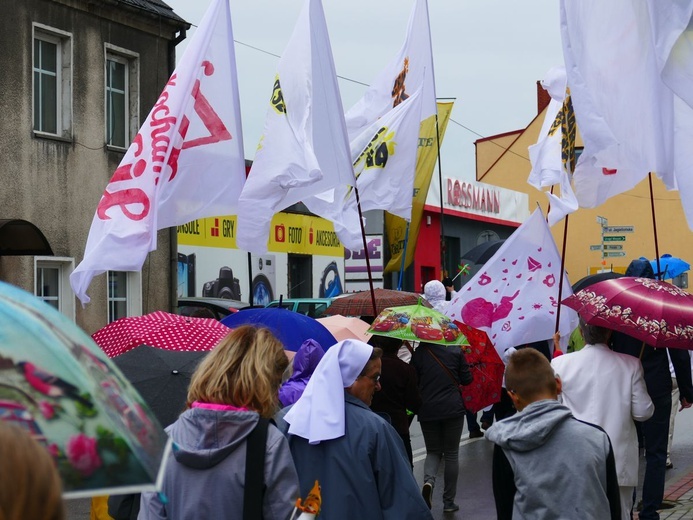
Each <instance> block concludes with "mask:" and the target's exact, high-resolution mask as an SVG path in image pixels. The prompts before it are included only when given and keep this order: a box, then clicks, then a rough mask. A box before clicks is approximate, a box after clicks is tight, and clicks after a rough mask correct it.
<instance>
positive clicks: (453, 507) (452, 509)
mask: <svg viewBox="0 0 693 520" xmlns="http://www.w3.org/2000/svg"><path fill="white" fill-rule="evenodd" d="M459 510H460V506H458V505H457V504H455V503H454V502H453V503H451V504H446V505H445V506H444V507H443V513H454V512H455V511H459Z"/></svg>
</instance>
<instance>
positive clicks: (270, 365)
mask: <svg viewBox="0 0 693 520" xmlns="http://www.w3.org/2000/svg"><path fill="white" fill-rule="evenodd" d="M640 268H642V266H640V265H636V264H632V265H631V267H630V268H629V269H632V271H631V272H637V273H638V275H639V276H647V275H648V273H647V272H641V271H637V269H640ZM443 282H447V283H441V282H439V281H432V282H428V283H427V284H426V285H425V287H424V295H425V297H426V298H427V299H428V300H429V301H430V303H431V304H432V306H433V307H434V308H440V309H443V308H444V306H445V305H446V301H447V300H449V297H450V294H451V290H450V288H451V286H452V282H451V281H450V280H449V279H448V280H443ZM446 285H447V287H446ZM446 296H447V298H446ZM573 336H575V337H579V341H577V342H576V343H575V344H574V345H573V346H572V347H571V349H570V352H569V353H567V354H565V355H561V356H556V357H552V355H551V349H550V344H549V343H548V342H537V343H533V344H529V345H518V346H517V347H514V348H510V349H508V350H507V351H506V352H505V359H504V361H505V363H506V370H505V377H504V383H503V384H504V391H503V392H502V398H501V401H499V402H498V403H496V404H494V405H493V406H492V407H490V408H489V409H487V410H486V411H485V412H484V413H483V414H482V417H481V425H479V424H478V423H477V417H476V414H470V413H469V412H468V411H467V410H466V409H465V406H464V400H463V398H462V394H461V391H460V387H463V386H465V385H468V384H470V383H471V382H472V375H471V372H470V367H469V366H468V364H467V361H466V358H465V354H464V352H463V350H462V349H460V348H459V347H450V346H444V345H438V344H432V343H426V342H421V343H419V344H418V346H416V348H415V349H413V348H412V347H411V346H410V345H407V344H403V342H402V341H401V340H399V339H393V338H389V337H384V336H377V335H375V336H372V337H371V338H370V340H369V341H368V343H366V342H363V341H359V340H355V339H347V340H343V341H340V342H338V343H337V344H335V345H332V346H329V348H328V349H323V348H322V346H321V345H320V344H318V343H317V342H316V341H314V340H312V339H309V340H307V341H306V342H305V343H304V344H303V345H302V346H301V347H300V349H299V350H298V352H297V353H296V354H295V356H294V357H293V360H292V362H291V363H290V362H289V359H288V358H287V356H286V353H285V351H284V348H283V345H282V344H281V342H280V341H279V340H278V339H277V338H276V337H275V336H274V334H273V333H272V332H270V331H269V330H268V329H265V328H262V327H255V326H242V327H239V328H236V329H234V330H233V331H232V332H231V333H230V334H229V335H228V336H226V338H225V339H224V340H222V342H221V343H220V344H219V345H218V346H217V347H215V348H214V349H213V350H212V351H211V352H210V353H209V354H208V355H207V356H206V357H205V358H204V359H203V361H202V362H201V364H200V365H199V367H198V368H197V370H196V371H195V373H194V375H193V377H192V379H191V383H190V386H189V390H188V397H187V402H186V403H185V410H184V411H183V412H182V413H181V415H180V416H179V418H178V419H177V420H176V421H175V422H174V423H173V424H171V425H169V426H168V427H167V428H166V431H167V432H168V434H169V436H170V437H171V439H172V441H173V449H172V450H171V452H170V454H169V455H168V461H167V464H166V466H165V471H164V477H163V484H162V487H161V490H160V491H159V492H145V493H143V494H142V495H141V497H140V496H138V495H137V496H133V495H130V496H129V497H128V500H124V498H125V497H123V496H112V497H111V499H110V500H109V514H110V515H111V516H112V517H113V518H115V519H120V518H140V519H144V520H150V519H165V518H168V519H171V518H173V519H182V518H220V517H221V516H220V515H223V517H225V518H239V519H240V518H243V519H260V518H265V519H290V518H295V517H296V513H297V509H296V506H297V504H300V502H298V503H297V499H299V498H300V497H306V496H309V495H311V496H313V497H314V498H315V497H316V496H317V497H318V499H317V503H318V504H319V508H320V514H319V518H326V519H328V520H329V519H340V518H344V519H347V518H348V519H351V518H369V519H370V518H373V519H412V520H413V519H426V518H432V514H431V508H432V501H433V496H434V494H433V490H434V488H435V486H436V485H437V480H438V477H439V470H440V469H441V466H442V487H443V489H442V500H443V504H442V508H443V511H444V512H445V513H452V512H455V511H458V510H459V509H460V506H459V504H458V502H457V497H456V493H457V487H458V486H457V480H458V475H459V467H460V464H459V460H458V458H459V447H460V439H461V436H462V432H463V429H464V419H465V417H467V418H468V429H469V432H470V437H471V438H474V437H477V436H478V437H483V436H485V437H486V438H487V440H489V441H490V442H492V443H493V444H494V445H495V448H494V453H493V462H492V473H493V481H492V489H493V495H494V498H495V504H496V514H497V517H498V519H499V520H506V519H507V520H510V519H513V518H542V519H553V518H555V519H586V518H594V519H602V518H603V519H607V518H610V519H613V520H620V519H630V518H632V514H633V511H634V509H635V506H636V496H635V490H636V487H637V484H638V464H639V450H640V449H644V450H645V454H646V455H645V461H646V470H645V479H644V482H643V487H642V497H640V502H641V505H640V507H639V511H640V512H639V515H640V516H639V518H640V519H642V520H651V519H658V518H659V515H658V513H657V509H659V507H660V506H661V502H662V497H663V491H664V480H665V471H666V468H667V467H670V466H671V464H672V462H671V459H670V450H671V446H670V440H671V435H670V425H671V428H673V424H672V423H673V420H672V417H674V416H675V411H676V410H677V409H678V407H679V406H680V409H681V410H682V409H684V408H688V407H690V406H691V403H693V384H692V382H691V364H690V357H689V353H688V351H686V350H670V351H669V352H668V355H667V350H666V349H654V348H652V347H649V346H647V345H644V344H643V343H642V342H641V341H637V342H636V341H635V340H633V338H630V337H628V336H625V335H623V334H619V333H617V332H613V331H612V330H610V329H606V328H603V327H598V326H594V325H590V324H588V323H586V322H585V320H584V319H582V318H581V319H580V324H579V328H578V332H577V333H576V334H573ZM403 353H404V354H405V355H403ZM405 359H406V361H405ZM595 367H598V369H595ZM672 395H673V396H674V399H676V400H677V401H678V402H674V403H672ZM672 410H674V412H673V413H672ZM415 417H416V419H417V420H418V421H419V423H420V427H421V432H422V434H423V439H424V443H425V448H426V456H425V461H424V465H423V479H422V481H421V482H417V480H416V478H415V477H414V473H413V471H412V470H413V464H414V458H413V452H412V446H411V438H410V433H409V430H410V425H411V423H412V421H413V420H414V418H415ZM482 429H483V430H485V433H477V432H480V431H481V430H482ZM15 430H16V428H14V427H12V426H8V425H3V423H2V421H0V478H2V481H3V485H2V486H0V518H2V519H19V518H36V519H56V520H60V519H62V518H64V506H63V504H62V501H61V499H60V482H59V478H58V476H57V473H56V471H55V467H54V464H53V462H52V460H51V458H50V456H49V455H48V454H47V452H46V450H45V449H44V448H43V447H41V446H40V445H38V444H37V443H36V441H34V440H33V439H31V438H30V437H29V436H28V435H26V434H24V433H23V432H20V431H18V430H17V431H15ZM568 445H569V446H570V447H571V448H570V449H569V450H566V446H568ZM27 468H29V469H27ZM31 468H33V469H34V470H30V469H31ZM7 475H12V477H13V478H7ZM35 495H40V496H41V497H42V500H40V501H37V500H33V501H32V500H31V497H33V496H35ZM126 503H127V504H128V505H127V507H125V506H124V504H126ZM299 512H300V511H299Z"/></svg>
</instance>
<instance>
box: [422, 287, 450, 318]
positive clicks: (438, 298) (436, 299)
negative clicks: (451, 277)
mask: <svg viewBox="0 0 693 520" xmlns="http://www.w3.org/2000/svg"><path fill="white" fill-rule="evenodd" d="M446 294H447V291H446V290H445V286H444V285H443V282H439V281H438V280H431V281H430V282H426V285H424V298H426V300H428V303H430V304H431V305H432V306H433V308H434V309H435V310H437V311H438V312H444V311H445V309H446V308H447V306H448V302H447V301H446V299H445V295H446Z"/></svg>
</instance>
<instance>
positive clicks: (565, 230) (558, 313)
mask: <svg viewBox="0 0 693 520" xmlns="http://www.w3.org/2000/svg"><path fill="white" fill-rule="evenodd" d="M568 216H569V215H566V216H565V225H564V226H563V248H562V251H561V271H560V273H559V276H560V280H559V281H558V306H557V308H556V332H560V323H561V299H562V298H563V278H564V276H563V274H564V273H565V249H566V245H567V244H568Z"/></svg>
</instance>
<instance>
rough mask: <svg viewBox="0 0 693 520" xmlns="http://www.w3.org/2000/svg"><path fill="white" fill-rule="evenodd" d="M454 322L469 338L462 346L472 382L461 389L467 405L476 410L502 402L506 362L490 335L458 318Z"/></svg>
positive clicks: (467, 407) (466, 406)
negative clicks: (497, 350)
mask: <svg viewBox="0 0 693 520" xmlns="http://www.w3.org/2000/svg"><path fill="white" fill-rule="evenodd" d="M455 324H456V325H457V326H458V327H459V328H460V330H461V331H462V334H464V335H465V337H466V338H467V341H466V342H465V343H462V345H461V346H462V350H463V352H464V355H465V358H466V360H467V363H468V364H469V369H470V371H471V373H472V383H471V384H470V385H467V386H465V387H464V388H463V390H462V395H463V397H464V406H465V408H466V409H467V410H469V411H470V412H472V413H476V412H478V411H479V410H481V409H482V408H486V407H487V406H488V405H490V404H493V403H497V402H498V401H500V398H501V389H502V385H503V373H504V372H505V365H504V364H503V361H502V360H501V358H500V356H499V355H498V352H496V348H495V347H494V346H493V343H491V340H490V339H489V337H488V334H486V333H485V332H484V331H483V330H479V329H475V328H473V327H470V326H469V325H465V324H464V323H461V322H459V321H456V322H455Z"/></svg>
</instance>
